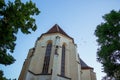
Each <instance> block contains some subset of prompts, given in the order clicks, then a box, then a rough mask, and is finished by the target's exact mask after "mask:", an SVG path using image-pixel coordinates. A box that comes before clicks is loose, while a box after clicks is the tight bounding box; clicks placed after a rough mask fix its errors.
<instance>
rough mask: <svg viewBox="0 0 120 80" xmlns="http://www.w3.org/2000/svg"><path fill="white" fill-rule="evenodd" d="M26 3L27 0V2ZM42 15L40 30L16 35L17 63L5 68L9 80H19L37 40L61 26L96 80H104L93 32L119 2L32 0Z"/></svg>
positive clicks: (116, 0) (38, 18) (106, 0)
mask: <svg viewBox="0 0 120 80" xmlns="http://www.w3.org/2000/svg"><path fill="white" fill-rule="evenodd" d="M26 1H27V0H26ZM32 1H33V2H34V3H35V4H36V6H37V7H38V8H39V10H40V11H41V13H40V14H39V15H38V16H34V18H35V19H36V24H37V26H38V27H37V30H36V31H35V32H32V34H29V35H24V34H22V33H21V32H20V31H19V33H18V34H17V41H16V44H17V45H16V48H15V51H14V53H13V54H12V55H13V56H14V57H15V59H16V61H15V63H14V64H12V65H9V66H4V65H1V64H0V69H2V70H3V71H4V74H5V76H6V77H7V78H12V79H14V78H17V79H18V77H19V75H20V71H21V69H22V66H23V62H24V61H25V59H26V56H27V54H28V51H29V49H30V48H32V47H34V45H35V41H36V40H37V38H38V37H39V36H40V35H41V34H42V33H45V32H47V31H48V30H49V29H50V28H51V27H52V26H53V25H55V24H58V25H59V26H60V27H61V28H62V29H63V30H64V31H65V32H66V33H67V34H68V35H69V36H71V37H72V38H74V41H75V43H76V44H77V51H78V54H79V55H80V57H81V59H83V60H84V62H86V63H87V64H88V65H89V66H91V67H93V68H94V72H96V77H97V80H101V79H102V77H103V76H105V73H103V72H102V65H101V64H100V63H98V62H97V60H96V52H97V48H98V44H97V42H96V39H97V38H96V37H95V35H94V31H95V29H96V26H97V25H99V24H100V23H101V22H104V20H103V19H102V16H103V15H104V14H106V13H109V12H110V11H111V10H113V9H114V10H117V11H118V10H119V9H120V0H32Z"/></svg>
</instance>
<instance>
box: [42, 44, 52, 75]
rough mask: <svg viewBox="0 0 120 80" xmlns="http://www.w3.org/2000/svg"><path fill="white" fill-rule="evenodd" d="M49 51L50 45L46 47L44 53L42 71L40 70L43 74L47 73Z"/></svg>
mask: <svg viewBox="0 0 120 80" xmlns="http://www.w3.org/2000/svg"><path fill="white" fill-rule="evenodd" d="M51 49H52V43H48V44H47V47H46V53H45V58H44V64H43V70H42V73H43V74H47V73H48V69H49V62H50V55H51Z"/></svg>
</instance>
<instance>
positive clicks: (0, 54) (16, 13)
mask: <svg viewBox="0 0 120 80" xmlns="http://www.w3.org/2000/svg"><path fill="white" fill-rule="evenodd" d="M39 13H40V11H39V9H38V8H37V7H36V5H35V4H34V3H33V2H32V1H31V0H30V1H29V2H26V3H22V2H21V0H15V1H14V2H10V1H8V3H5V1H4V0H0V64H3V65H10V64H12V63H14V61H15V59H14V57H13V56H12V55H10V53H13V52H14V49H15V45H16V43H15V41H16V39H17V37H16V34H17V33H18V31H19V30H21V32H22V33H23V34H30V33H31V31H35V30H36V29H37V26H36V24H35V19H34V18H33V17H32V16H34V15H38V14H39Z"/></svg>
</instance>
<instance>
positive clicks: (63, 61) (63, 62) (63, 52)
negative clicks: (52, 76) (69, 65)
mask: <svg viewBox="0 0 120 80" xmlns="http://www.w3.org/2000/svg"><path fill="white" fill-rule="evenodd" d="M61 75H62V76H65V45H63V46H62V57H61Z"/></svg>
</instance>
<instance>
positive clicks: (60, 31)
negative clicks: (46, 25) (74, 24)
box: [41, 24, 74, 42]
mask: <svg viewBox="0 0 120 80" xmlns="http://www.w3.org/2000/svg"><path fill="white" fill-rule="evenodd" d="M51 33H60V34H62V35H64V36H66V37H68V38H71V39H72V40H73V38H72V37H70V36H69V35H68V34H67V33H65V32H64V31H63V29H61V28H60V26H59V25H58V24H55V25H54V26H53V27H52V28H51V29H49V30H48V31H47V32H46V33H43V34H42V35H44V34H51ZM42 35H41V36H42ZM73 42H74V41H73Z"/></svg>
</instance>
